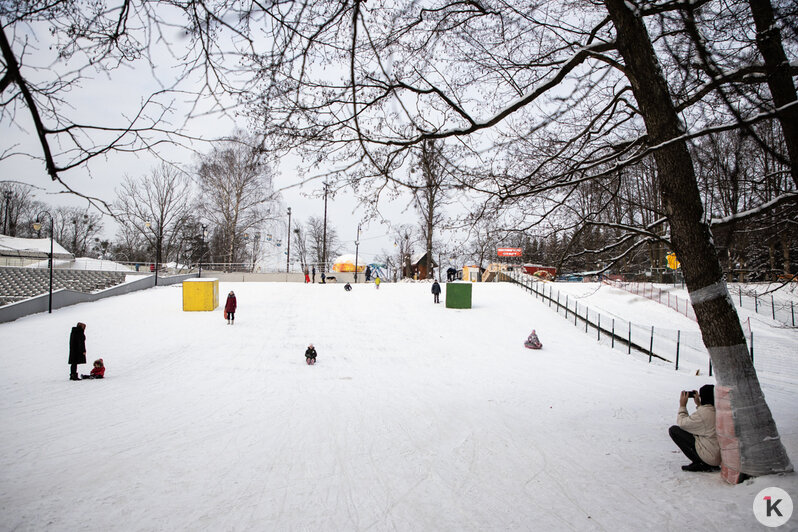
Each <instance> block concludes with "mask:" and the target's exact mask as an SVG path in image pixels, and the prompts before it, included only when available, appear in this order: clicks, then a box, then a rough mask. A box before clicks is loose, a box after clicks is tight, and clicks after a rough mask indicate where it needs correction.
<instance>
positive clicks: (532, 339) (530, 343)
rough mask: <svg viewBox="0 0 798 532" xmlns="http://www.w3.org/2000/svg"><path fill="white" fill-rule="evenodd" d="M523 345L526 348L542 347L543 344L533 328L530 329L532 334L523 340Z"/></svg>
mask: <svg viewBox="0 0 798 532" xmlns="http://www.w3.org/2000/svg"><path fill="white" fill-rule="evenodd" d="M524 347H526V348H527V349H540V348H541V347H543V344H541V343H540V340H538V335H537V334H535V329H532V334H530V335H529V338H527V339H526V342H524Z"/></svg>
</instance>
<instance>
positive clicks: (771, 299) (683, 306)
mask: <svg viewBox="0 0 798 532" xmlns="http://www.w3.org/2000/svg"><path fill="white" fill-rule="evenodd" d="M603 282H604V283H606V284H608V285H610V286H613V287H615V288H620V289H621V290H626V291H627V292H631V293H632V294H637V295H640V296H643V297H645V298H647V299H650V300H652V301H656V302H657V303H660V304H662V305H666V306H668V307H670V308H672V309H673V310H675V311H676V312H678V313H680V314H683V315H685V316H687V317H688V318H690V319H691V320H693V321H696V317H695V311H694V310H693V306H692V304H691V303H690V300H689V299H688V298H686V297H679V296H677V295H675V294H671V293H670V292H669V291H668V290H663V289H662V288H659V287H656V286H654V285H653V284H651V283H637V282H634V283H627V282H623V281H614V280H604V281H603ZM749 286H751V285H749ZM757 286H761V287H762V288H763V290H764V291H766V293H765V294H758V293H757V291H756V290H755V289H753V288H744V287H743V286H740V285H738V286H731V287H729V294H730V295H731V296H732V301H734V303H735V304H736V305H737V306H738V307H739V308H744V309H746V310H753V311H754V312H756V313H757V314H761V315H763V316H768V317H770V318H771V319H773V320H775V321H778V322H780V323H782V324H784V325H787V326H789V327H795V303H794V301H793V300H792V299H789V298H786V297H784V293H783V292H771V291H770V286H771V285H757ZM777 286H779V287H783V286H787V287H789V288H788V289H790V290H794V289H795V287H794V286H792V285H789V284H788V285H784V284H779V285H777Z"/></svg>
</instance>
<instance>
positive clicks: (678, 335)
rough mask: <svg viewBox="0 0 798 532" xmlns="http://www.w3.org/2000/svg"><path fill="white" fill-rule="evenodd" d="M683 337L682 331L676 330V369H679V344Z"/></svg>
mask: <svg viewBox="0 0 798 532" xmlns="http://www.w3.org/2000/svg"><path fill="white" fill-rule="evenodd" d="M681 339H682V331H680V330H679V331H676V371H679V344H680V343H681Z"/></svg>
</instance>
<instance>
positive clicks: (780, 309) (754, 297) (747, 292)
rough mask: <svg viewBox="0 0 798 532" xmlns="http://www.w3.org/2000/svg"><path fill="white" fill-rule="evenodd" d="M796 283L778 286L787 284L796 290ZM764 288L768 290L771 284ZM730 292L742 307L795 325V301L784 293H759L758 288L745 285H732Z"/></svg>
mask: <svg viewBox="0 0 798 532" xmlns="http://www.w3.org/2000/svg"><path fill="white" fill-rule="evenodd" d="M796 285H798V283H795V282H792V283H790V284H787V285H783V284H779V285H778V286H780V287H782V286H786V287H789V288H788V289H789V290H796V289H798V286H796ZM763 288H765V290H766V291H768V290H769V288H770V285H765V286H763ZM729 292H730V293H731V296H732V300H733V301H734V303H735V304H737V305H738V306H739V307H740V308H744V309H746V310H753V311H754V312H755V313H757V314H762V315H763V316H768V317H770V318H771V319H773V320H775V321H778V322H780V323H782V324H784V325H787V326H789V327H795V302H794V301H793V300H792V299H788V298H786V297H784V295H783V294H782V293H778V292H776V293H774V292H769V293H765V294H758V293H757V292H756V290H753V289H750V288H749V289H744V288H743V286H736V287H732V288H730V289H729ZM735 292H736V293H735Z"/></svg>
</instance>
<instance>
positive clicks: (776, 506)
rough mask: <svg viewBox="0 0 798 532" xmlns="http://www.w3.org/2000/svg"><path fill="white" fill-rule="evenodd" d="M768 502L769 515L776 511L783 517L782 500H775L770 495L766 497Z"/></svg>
mask: <svg viewBox="0 0 798 532" xmlns="http://www.w3.org/2000/svg"><path fill="white" fill-rule="evenodd" d="M764 499H765V501H766V502H767V516H768V517H770V516H771V514H773V512H776V515H778V516H779V517H783V516H782V515H781V512H780V511H779V503H780V502H781V501H782V500H781V499H778V500H777V501H776V502H773V499H772V498H771V497H770V496H767V497H765V498H764Z"/></svg>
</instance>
